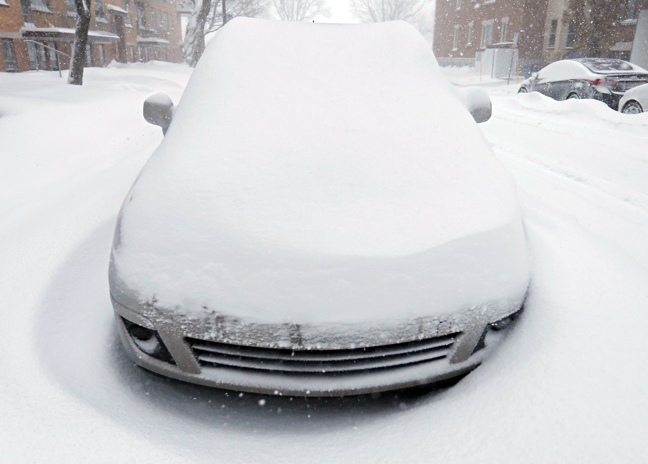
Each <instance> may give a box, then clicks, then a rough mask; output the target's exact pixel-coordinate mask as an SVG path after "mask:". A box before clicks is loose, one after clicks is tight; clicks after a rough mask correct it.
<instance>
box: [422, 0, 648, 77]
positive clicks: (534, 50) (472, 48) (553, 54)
mask: <svg viewBox="0 0 648 464" xmlns="http://www.w3.org/2000/svg"><path fill="white" fill-rule="evenodd" d="M611 1H618V2H623V3H626V4H627V15H626V16H625V17H623V18H619V21H617V22H616V23H615V25H614V33H615V34H616V41H617V42H616V44H615V45H614V46H613V47H612V49H611V50H610V53H609V55H610V56H611V57H616V58H621V59H629V58H630V51H631V49H632V42H633V40H634V35H635V30H636V26H637V17H638V14H639V12H640V11H641V10H643V9H648V0H611ZM568 4H569V0H437V3H436V18H435V30H434V52H435V54H436V56H437V57H438V58H440V60H442V61H443V60H444V59H449V61H450V62H452V60H455V61H456V62H461V61H462V60H465V59H474V58H475V53H476V52H477V51H478V50H482V49H484V48H486V47H487V46H492V45H493V44H497V43H506V42H514V43H515V44H516V45H517V46H518V52H519V58H520V62H521V63H522V64H523V65H527V66H528V67H529V68H538V67H539V66H542V65H545V64H548V63H551V62H553V61H556V60H560V59H563V58H565V57H570V56H571V55H572V52H571V44H573V43H574V42H575V41H576V38H577V37H576V34H575V32H574V30H573V27H572V26H571V25H569V24H565V23H564V22H563V14H564V12H565V10H566V9H567V6H568Z"/></svg>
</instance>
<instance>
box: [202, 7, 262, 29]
mask: <svg viewBox="0 0 648 464" xmlns="http://www.w3.org/2000/svg"><path fill="white" fill-rule="evenodd" d="M267 10H268V0H216V3H214V6H213V8H212V9H211V12H210V14H209V18H208V20H207V24H208V27H207V29H206V31H205V33H206V34H208V33H210V32H216V31H217V30H218V29H220V28H221V27H223V26H224V25H225V23H227V21H229V20H230V19H233V18H238V17H239V16H246V17H248V18H255V17H259V16H265V14H266V12H267Z"/></svg>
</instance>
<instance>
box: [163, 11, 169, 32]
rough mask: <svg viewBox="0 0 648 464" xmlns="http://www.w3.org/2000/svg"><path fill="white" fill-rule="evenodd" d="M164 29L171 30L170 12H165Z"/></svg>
mask: <svg viewBox="0 0 648 464" xmlns="http://www.w3.org/2000/svg"><path fill="white" fill-rule="evenodd" d="M164 31H165V32H169V14H168V13H164Z"/></svg>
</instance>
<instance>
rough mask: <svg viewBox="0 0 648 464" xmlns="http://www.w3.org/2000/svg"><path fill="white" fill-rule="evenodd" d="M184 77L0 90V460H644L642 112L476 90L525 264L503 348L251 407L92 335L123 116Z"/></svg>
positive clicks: (126, 168) (94, 74)
mask: <svg viewBox="0 0 648 464" xmlns="http://www.w3.org/2000/svg"><path fill="white" fill-rule="evenodd" d="M190 73H191V69H190V68H188V67H185V66H183V65H174V64H168V63H158V62H150V63H147V64H135V65H127V66H110V67H108V68H89V69H87V70H86V77H85V84H84V85H83V86H82V87H77V86H69V85H67V84H66V83H65V79H60V78H59V77H58V74H57V73H54V72H26V73H21V74H9V73H1V74H0V141H1V142H0V143H1V147H2V148H1V150H0V153H1V155H0V241H1V243H2V246H1V247H0V262H2V263H3V266H2V267H1V268H0V301H1V303H0V308H2V313H1V314H2V322H1V323H0V350H1V353H2V357H0V398H1V399H0V462H11V463H16V462H106V463H108V462H121V461H124V462H128V461H133V462H164V463H166V462H219V463H221V462H222V463H239V462H240V463H255V462H263V463H266V462H267V463H292V462H295V463H315V462H317V463H342V462H349V463H359V462H361V463H377V462H384V463H431V462H439V463H521V462H525V463H602V464H603V463H605V464H609V463H624V464H629V463H645V462H648V441H646V439H645V436H646V435H647V434H648V337H646V336H645V333H646V331H647V330H648V239H647V232H648V113H644V114H641V115H622V114H619V113H617V112H614V111H612V110H610V109H609V108H607V107H606V106H605V105H604V104H603V103H600V102H595V101H585V100H569V101H565V102H556V101H553V100H550V99H548V98H546V97H543V96H541V95H539V94H536V93H532V94H528V95H520V96H518V95H516V94H515V92H516V86H515V85H510V86H507V85H503V84H502V85H496V84H497V83H493V82H490V81H489V82H488V84H489V85H485V86H484V87H483V88H484V89H485V90H486V91H487V92H488V93H489V94H490V95H491V98H492V101H493V118H492V119H491V120H490V121H489V122H487V123H484V124H481V125H480V127H481V129H482V130H483V132H484V135H485V137H486V139H487V140H488V142H489V143H490V144H491V145H492V147H493V151H494V153H495V155H496V156H497V158H498V159H499V160H500V161H501V162H502V163H503V164H504V165H505V166H506V167H507V168H508V169H509V170H510V171H511V172H512V173H513V175H514V177H515V180H516V182H517V186H518V192H519V198H520V202H521V204H522V210H523V215H524V221H525V228H526V233H527V238H528V244H529V253H530V256H531V271H532V283H531V290H530V294H529V298H528V300H527V303H526V309H525V312H524V314H523V316H522V317H521V318H520V320H519V323H518V324H517V325H516V326H515V328H514V329H513V330H512V331H511V333H510V335H509V337H508V339H507V340H506V341H505V343H503V344H502V345H501V347H500V348H499V349H498V350H497V352H496V353H495V354H494V355H493V356H492V357H491V358H489V359H488V360H487V361H486V362H485V363H484V364H483V365H482V366H480V367H479V368H478V369H477V370H476V371H474V372H473V373H471V374H470V375H468V376H467V377H465V378H464V379H463V380H461V381H460V382H459V383H458V384H457V385H456V386H455V387H453V388H451V389H448V390H445V391H441V392H439V393H432V394H430V393H428V394H423V393H420V392H419V393H407V394H402V393H401V394H397V393H389V394H382V395H379V396H374V397H370V396H364V397H355V398H346V399H312V398H311V399H301V398H286V397H265V396H261V395H253V394H247V393H246V394H237V393H232V392H226V391H220V390H212V389H209V388H203V387H199V386H193V385H188V384H183V383H179V382H176V381H172V380H169V379H165V378H162V377H158V376H154V375H152V374H149V373H147V372H144V371H142V370H141V369H139V368H137V367H136V366H134V365H133V363H132V362H131V361H130V360H128V359H127V358H126V355H125V352H124V351H123V348H122V346H121V343H120V342H119V339H118V336H117V332H116V328H115V325H114V320H113V310H112V307H111V303H110V298H109V292H108V279H107V272H108V259H109V255H110V247H111V241H112V235H113V230H114V225H115V218H116V215H117V212H118V210H119V207H120V206H121V203H122V201H123V199H124V197H125V195H126V193H127V191H128V189H129V188H130V186H131V184H132V183H133V181H134V179H135V177H136V176H137V174H138V172H139V170H140V169H141V167H142V166H143V164H144V163H145V162H146V160H147V159H148V157H149V156H150V154H151V152H152V151H153V150H154V149H155V147H156V146H157V145H158V144H159V142H160V141H161V139H162V133H161V131H160V129H159V128H158V127H154V126H151V125H148V124H147V123H146V122H145V121H144V119H143V117H142V103H143V101H144V99H145V98H146V97H148V96H149V95H151V94H153V93H156V92H159V91H163V92H166V93H168V94H169V95H170V96H171V98H172V99H173V101H174V102H176V103H177V102H178V101H179V100H180V97H181V95H182V91H183V88H184V86H185V85H186V82H187V80H188V78H189V76H190ZM446 75H447V76H449V78H450V79H451V80H452V79H457V82H460V83H461V84H462V85H467V83H470V82H474V83H476V84H478V82H477V81H478V79H473V80H472V81H471V79H470V78H469V77H466V74H465V71H462V70H457V69H451V70H447V74H446Z"/></svg>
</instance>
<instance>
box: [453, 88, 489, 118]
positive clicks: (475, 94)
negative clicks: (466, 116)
mask: <svg viewBox="0 0 648 464" xmlns="http://www.w3.org/2000/svg"><path fill="white" fill-rule="evenodd" d="M457 92H458V93H459V98H460V99H461V102H462V103H463V104H464V106H465V107H466V109H467V110H468V111H469V112H470V114H471V115H472V117H473V119H474V120H475V121H476V122H477V123H481V122H486V121H488V120H489V119H490V118H491V116H492V115H493V104H492V103H491V99H490V97H489V96H488V94H487V93H486V92H484V90H482V89H480V88H477V87H468V88H464V89H457Z"/></svg>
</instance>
